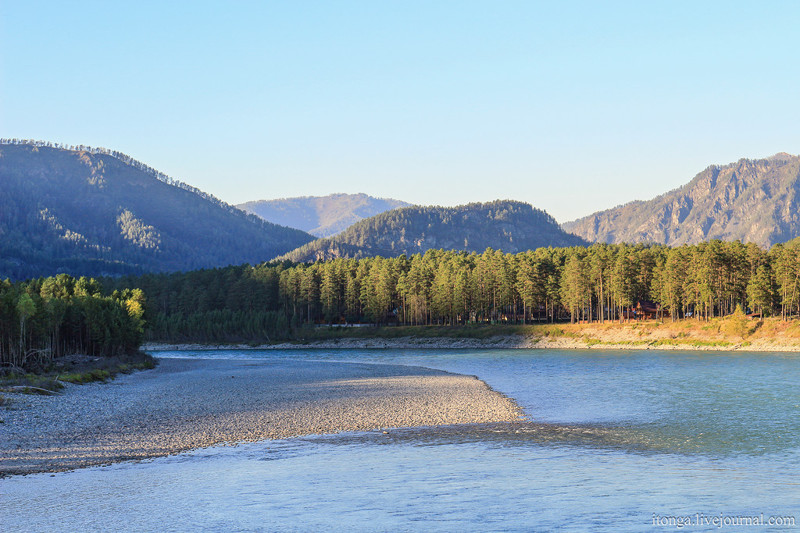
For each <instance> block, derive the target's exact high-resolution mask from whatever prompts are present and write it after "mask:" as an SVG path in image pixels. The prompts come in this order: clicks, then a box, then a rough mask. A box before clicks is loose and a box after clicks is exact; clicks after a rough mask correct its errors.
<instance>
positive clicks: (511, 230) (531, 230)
mask: <svg viewBox="0 0 800 533" xmlns="http://www.w3.org/2000/svg"><path fill="white" fill-rule="evenodd" d="M585 244H586V242H585V241H584V240H583V239H581V238H579V237H576V236H575V235H571V234H569V233H566V232H564V231H563V230H562V229H561V228H560V227H559V225H558V223H557V222H556V221H555V219H553V217H551V216H550V215H548V214H547V213H546V212H544V211H541V210H539V209H535V208H533V207H531V206H530V205H529V204H526V203H522V202H515V201H511V200H496V201H494V202H489V203H473V204H468V205H462V206H458V207H422V206H412V207H404V208H401V209H394V210H392V211H387V212H385V213H381V214H380V215H376V216H374V217H371V218H368V219H364V220H362V221H360V222H356V223H355V224H353V225H352V226H350V227H349V228H347V230H345V231H344V232H342V233H340V234H339V235H336V236H335V237H331V238H328V239H318V240H316V241H313V242H311V243H309V244H306V245H304V246H302V247H300V248H298V249H297V250H294V251H292V252H290V253H288V254H286V255H285V256H283V257H282V258H281V259H288V260H290V261H295V262H306V261H315V260H318V259H334V258H337V257H353V258H360V257H371V256H376V255H378V256H383V257H393V256H398V255H401V254H408V255H410V254H414V253H422V252H425V251H426V250H430V249H435V248H439V249H445V250H463V251H467V252H481V251H483V250H485V249H486V248H494V249H499V250H502V251H504V252H510V253H515V252H522V251H525V250H532V249H535V248H539V247H546V246H582V245H585Z"/></svg>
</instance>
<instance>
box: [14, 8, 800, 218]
mask: <svg viewBox="0 0 800 533" xmlns="http://www.w3.org/2000/svg"><path fill="white" fill-rule="evenodd" d="M798 27H800V2H778V1H775V2H732V1H726V2H713V1H704V2H697V1H691V2H680V1H669V2H666V1H660V2H657V1H654V2H641V1H637V2H610V1H609V2H568V1H559V2H534V1H521V2H511V1H492V2H490V1H486V2H470V1H453V2H449V1H422V2H415V1H403V2H391V1H386V2H384V1H380V2H375V1H370V2H344V1H340V2H332V1H321V2H313V1H300V2H244V1H225V2H223V1H219V2H203V1H198V0H196V1H192V2H178V1H176V2H147V1H137V2H107V1H102V2H82V1H74V2H64V1H63V0H62V1H58V2H37V1H35V0H26V1H25V2H20V1H16V0H0V137H12V138H14V137H15V138H25V139H39V140H46V141H52V142H59V143H65V144H72V145H78V144H84V145H89V146H102V147H106V148H110V149H113V150H119V151H121V152H124V153H127V154H129V155H131V156H133V157H134V158H136V159H138V160H140V161H142V162H144V163H146V164H148V165H150V166H152V167H154V168H156V169H158V170H160V171H162V172H164V173H166V174H168V175H170V176H172V177H173V178H176V179H179V180H181V181H184V182H186V183H189V184H191V185H193V186H195V187H198V188H199V189H202V190H204V191H207V192H210V193H211V194H214V195H215V196H217V197H219V198H221V199H223V200H225V201H227V202H229V203H233V204H236V203H241V202H245V201H249V200H258V199H272V198H281V197H292V196H306V195H324V194H329V193H335V192H346V193H358V192H363V193H367V194H370V195H373V196H380V197H390V198H397V199H400V200H405V201H407V202H412V203H417V204H426V205H430V204H435V205H458V204H462V203H467V202H476V201H489V200H494V199H514V200H521V201H525V202H529V203H531V204H532V205H534V206H535V207H538V208H541V209H545V210H546V211H548V212H549V213H550V214H552V215H553V216H555V217H556V219H557V220H559V221H560V222H566V221H568V220H572V219H575V218H578V217H581V216H584V215H588V214H590V213H592V212H594V211H597V210H600V209H606V208H609V207H613V206H615V205H618V204H622V203H625V202H628V201H631V200H635V199H649V198H651V197H653V196H656V195H658V194H660V193H663V192H666V191H667V190H670V189H673V188H675V187H678V186H680V185H682V184H684V183H686V182H688V181H689V180H690V179H691V178H692V177H693V176H694V175H695V174H697V173H698V172H700V171H701V170H703V169H704V168H706V167H707V166H709V165H711V164H725V163H729V162H733V161H736V160H738V159H740V158H743V157H747V158H760V157H767V156H769V155H772V154H774V153H777V152H782V151H785V152H789V153H793V154H797V153H800V128H799V127H798V126H797V125H798V124H799V123H800V68H798V63H799V62H800V55H799V54H798V52H799V51H800V32H798V31H797V28H798Z"/></svg>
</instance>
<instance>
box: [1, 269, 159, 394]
mask: <svg viewBox="0 0 800 533" xmlns="http://www.w3.org/2000/svg"><path fill="white" fill-rule="evenodd" d="M144 311H145V309H144V293H143V292H142V291H141V290H140V289H121V290H114V291H113V292H111V293H110V294H104V293H103V291H102V288H101V285H100V283H99V282H98V281H97V280H95V279H91V278H85V277H81V278H78V279H75V278H73V277H71V276H68V275H66V274H59V275H58V276H55V277H49V278H39V279H34V280H30V281H26V282H17V283H11V282H10V281H8V280H6V281H2V282H0V388H5V389H9V388H10V389H12V390H20V391H23V392H32V391H39V392H46V391H47V390H58V389H59V388H61V386H62V384H63V382H72V383H85V382H89V381H98V380H105V379H109V378H111V377H113V376H114V375H115V374H117V373H119V372H129V371H132V370H134V369H138V368H152V366H153V365H154V361H153V359H152V358H151V357H150V356H148V355H146V354H143V353H139V352H138V349H139V346H140V344H141V342H142V339H143V336H144V325H145V322H144Z"/></svg>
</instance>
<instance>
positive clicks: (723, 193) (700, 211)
mask: <svg viewBox="0 0 800 533" xmlns="http://www.w3.org/2000/svg"><path fill="white" fill-rule="evenodd" d="M563 227H564V229H566V230H567V231H570V232H572V233H574V234H576V235H580V236H581V237H583V238H584V239H587V240H589V241H594V242H608V243H621V242H657V243H663V244H669V245H681V244H696V243H699V242H702V241H706V240H709V239H721V240H726V241H731V240H741V241H742V242H754V243H756V244H758V245H760V246H762V247H769V246H772V245H773V244H776V243H780V242H786V241H788V240H791V239H792V238H794V237H797V236H798V235H800V156H793V155H789V154H786V153H779V154H776V155H774V156H772V157H769V158H767V159H758V160H750V159H740V160H739V161H737V162H736V163H731V164H729V165H725V166H710V167H708V168H707V169H705V170H704V171H703V172H701V173H699V174H698V175H697V176H695V177H694V179H692V181H690V182H689V183H688V184H686V185H684V186H683V187H680V188H679V189H675V190H673V191H670V192H668V193H666V194H663V195H661V196H659V197H657V198H654V199H652V200H649V201H646V202H643V201H636V202H631V203H628V204H625V205H622V206H619V207H615V208H613V209H608V210H606V211H600V212H598V213H594V214H592V215H589V216H588V217H584V218H581V219H578V220H575V221H572V222H568V223H566V224H564V225H563Z"/></svg>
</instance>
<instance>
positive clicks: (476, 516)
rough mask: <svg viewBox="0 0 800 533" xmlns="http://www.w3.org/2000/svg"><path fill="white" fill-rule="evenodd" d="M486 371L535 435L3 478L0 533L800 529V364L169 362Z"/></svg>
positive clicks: (643, 356)
mask: <svg viewBox="0 0 800 533" xmlns="http://www.w3.org/2000/svg"><path fill="white" fill-rule="evenodd" d="M155 355H158V356H160V357H214V358H270V359H275V358H281V359H305V360H320V361H358V362H370V363H394V364H410V365H420V366H426V367H431V368H438V369H442V370H448V371H452V372H458V373H463V374H471V375H476V376H478V377H480V378H481V379H483V380H484V381H486V382H487V383H488V384H489V385H490V386H492V387H493V388H494V389H496V390H498V391H500V392H502V393H504V394H506V395H508V396H510V397H512V398H514V399H515V400H516V401H517V402H518V403H519V404H520V405H521V406H522V407H523V408H524V409H525V412H526V414H527V416H528V418H529V421H528V422H520V423H512V424H492V425H478V426H448V427H438V428H417V429H402V430H392V431H390V432H388V434H384V433H383V432H380V431H377V432H365V433H347V434H341V435H325V436H314V437H306V438H295V439H287V440H281V441H268V442H260V443H250V444H243V445H239V446H233V447H231V446H227V447H225V446H223V447H217V448H210V449H203V450H197V451H194V452H190V453H185V454H181V455H178V456H174V457H166V458H160V459H155V460H151V461H144V462H138V463H121V464H116V465H112V466H108V467H99V468H88V469H82V470H77V471H74V472H67V473H61V474H56V475H55V476H50V475H49V474H40V475H33V476H24V477H23V476H18V477H13V478H7V479H3V480H0V509H2V516H0V530H3V531H53V530H55V531H101V530H102V531H123V530H129V531H130V530H134V531H252V530H256V531H258V530H263V531H323V530H325V531H328V530H332V531H554V530H556V531H558V530H561V531H672V530H675V531H677V530H686V531H734V530H735V531H792V530H796V529H798V528H800V481H798V474H800V379H798V378H800V359H798V356H796V355H791V354H757V353H714V352H674V351H670V352H659V351H654V350H648V351H644V350H643V351H601V350H586V351H559V350H494V351H493V350H437V351H433V350H425V351H419V350H418V351H411V350H335V351H333V350H331V351H325V350H304V351H300V350H291V351H200V352H158V353H155Z"/></svg>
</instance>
